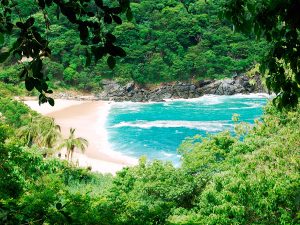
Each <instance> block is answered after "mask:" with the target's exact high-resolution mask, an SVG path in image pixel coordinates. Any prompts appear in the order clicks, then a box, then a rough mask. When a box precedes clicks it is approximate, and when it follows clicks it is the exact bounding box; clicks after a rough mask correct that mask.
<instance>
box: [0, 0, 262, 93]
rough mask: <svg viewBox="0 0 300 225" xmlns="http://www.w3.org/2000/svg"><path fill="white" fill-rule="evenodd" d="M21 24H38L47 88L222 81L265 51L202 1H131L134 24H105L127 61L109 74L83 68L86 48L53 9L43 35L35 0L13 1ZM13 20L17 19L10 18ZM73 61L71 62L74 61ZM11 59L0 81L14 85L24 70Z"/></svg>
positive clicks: (102, 66)
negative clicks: (46, 54) (110, 81)
mask: <svg viewBox="0 0 300 225" xmlns="http://www.w3.org/2000/svg"><path fill="white" fill-rule="evenodd" d="M16 2H18V6H17V9H21V10H20V11H21V16H22V17H23V18H24V20H26V19H27V18H28V17H29V16H32V17H34V18H35V23H36V24H41V25H40V26H39V27H38V31H40V32H42V33H43V32H45V33H46V36H45V37H47V40H48V41H49V48H50V49H51V58H45V59H44V60H43V62H44V67H43V72H44V73H45V74H46V75H47V76H48V78H49V79H50V83H49V85H50V87H51V88H54V87H57V86H59V87H70V86H73V87H76V88H79V89H84V90H89V91H90V90H97V89H99V88H100V87H101V84H100V83H101V82H100V81H101V79H102V78H103V77H108V78H112V77H114V78H116V79H118V80H119V81H120V82H125V81H129V80H134V81H136V82H138V83H141V84H145V83H156V82H163V81H174V80H188V79H206V78H223V77H231V76H233V75H236V74H241V73H244V72H246V71H247V70H249V69H251V68H252V67H253V65H254V64H255V63H257V62H259V61H260V60H261V57H262V56H263V55H264V53H265V51H266V43H265V42H264V41H256V40H255V39H254V36H251V35H243V34H240V33H237V32H234V31H233V29H232V25H231V24H230V23H229V22H227V21H226V20H221V19H219V17H218V13H219V10H220V9H221V8H220V6H218V5H217V4H214V3H210V4H208V3H206V1H205V0H197V1H175V0H163V1H153V0H143V1H132V3H131V9H132V12H133V14H134V19H133V20H132V21H131V22H130V21H126V20H123V23H122V24H121V25H118V26H115V25H109V26H108V28H107V30H106V31H109V32H111V33H112V34H114V35H115V36H116V38H117V43H116V44H117V45H119V46H121V47H122V48H123V49H124V50H125V51H126V52H127V57H125V58H122V59H120V58H119V59H118V58H117V59H118V61H120V62H119V63H117V66H116V68H115V69H114V70H111V69H110V68H109V67H108V66H107V63H106V60H105V59H103V60H100V61H98V63H97V64H93V63H92V64H91V65H90V66H85V65H86V51H85V49H86V46H85V45H81V42H82V40H81V39H80V37H79V35H78V34H77V33H78V31H77V28H76V26H75V25H74V24H72V23H70V22H69V20H68V19H67V17H65V16H60V18H59V19H57V18H56V13H55V11H56V7H54V6H52V7H50V8H48V9H47V12H48V14H47V18H48V20H49V22H50V25H49V30H45V25H44V22H43V21H44V14H43V13H42V11H40V10H38V7H37V6H36V4H35V1H34V0H25V1H16ZM14 17H16V19H17V18H18V17H19V16H17V15H14ZM14 41H15V38H14V36H10V37H8V36H6V38H5V42H4V43H3V46H11V45H12V43H13V42H14ZM74 56H76V57H74ZM15 62H16V59H15V58H13V57H11V58H10V59H9V60H8V61H7V62H6V64H5V65H4V66H3V68H2V70H1V71H0V80H1V81H3V82H6V83H13V84H17V83H18V82H19V78H18V74H20V71H21V70H22V68H23V66H22V65H18V64H15Z"/></svg>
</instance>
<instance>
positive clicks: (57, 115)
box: [25, 99, 137, 174]
mask: <svg viewBox="0 0 300 225" xmlns="http://www.w3.org/2000/svg"><path fill="white" fill-rule="evenodd" d="M25 103H26V104H27V105H29V106H30V107H31V108H32V109H33V110H36V111H38V112H40V113H42V114H43V115H46V116H50V117H53V118H54V119H55V122H56V123H57V124H59V125H60V126H61V130H62V134H63V136H64V137H67V136H68V134H69V129H70V128H71V127H72V128H75V129H76V131H75V134H76V136H77V137H83V138H85V139H87V140H88V142H89V146H88V148H87V149H86V151H85V153H84V154H81V153H78V152H76V153H75V154H74V157H73V161H74V162H76V161H78V164H79V166H84V167H86V166H91V167H92V171H98V172H102V173H112V174H115V173H116V172H117V171H119V170H121V169H122V168H123V167H126V166H131V165H136V164H137V159H134V158H131V157H127V156H124V155H122V154H121V153H118V152H115V151H112V150H111V149H110V145H109V143H108V136H107V132H106V129H105V123H106V119H107V116H108V112H109V108H110V104H109V102H104V101H74V100H62V99H58V100H55V106H54V107H52V108H51V106H47V105H46V104H43V105H42V106H39V105H38V102H37V101H36V102H34V101H26V102H25Z"/></svg>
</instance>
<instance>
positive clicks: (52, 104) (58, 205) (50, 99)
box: [48, 98, 62, 210]
mask: <svg viewBox="0 0 300 225" xmlns="http://www.w3.org/2000/svg"><path fill="white" fill-rule="evenodd" d="M48 102H49V104H50V105H51V106H54V104H55V103H54V99H53V98H48ZM56 208H57V209H58V210H60V209H61V208H62V204H61V203H60V202H59V203H57V204H56Z"/></svg>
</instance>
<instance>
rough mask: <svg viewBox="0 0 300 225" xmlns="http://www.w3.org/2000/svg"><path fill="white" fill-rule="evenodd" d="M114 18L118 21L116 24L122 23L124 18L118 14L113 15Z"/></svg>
mask: <svg viewBox="0 0 300 225" xmlns="http://www.w3.org/2000/svg"><path fill="white" fill-rule="evenodd" d="M112 18H113V20H114V21H115V22H116V24H119V25H120V24H122V20H121V18H120V17H118V16H116V15H112Z"/></svg>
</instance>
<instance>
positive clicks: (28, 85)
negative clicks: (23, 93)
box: [25, 77, 34, 91]
mask: <svg viewBox="0 0 300 225" xmlns="http://www.w3.org/2000/svg"><path fill="white" fill-rule="evenodd" d="M25 87H26V89H27V91H32V90H33V88H34V79H33V78H32V77H27V78H26V79H25Z"/></svg>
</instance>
